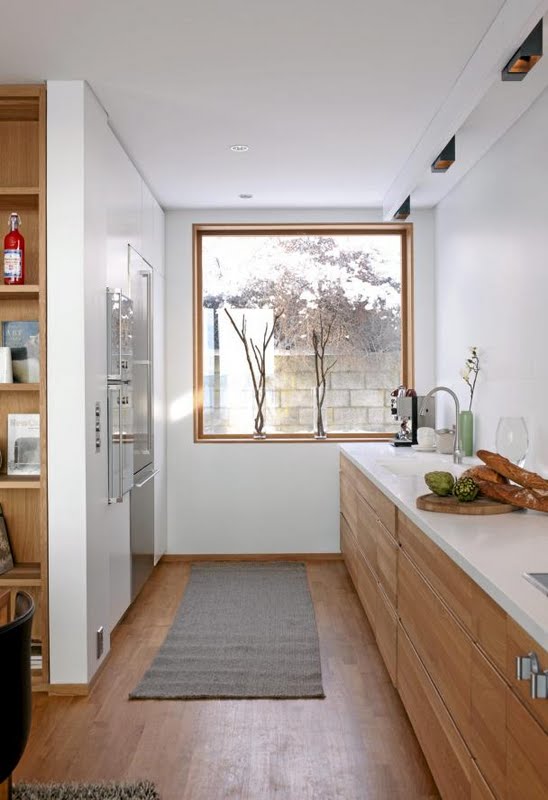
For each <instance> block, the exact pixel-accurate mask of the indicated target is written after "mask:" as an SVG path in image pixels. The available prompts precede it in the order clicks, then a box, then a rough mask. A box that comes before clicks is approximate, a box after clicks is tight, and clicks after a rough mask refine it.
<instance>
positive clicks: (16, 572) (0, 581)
mask: <svg viewBox="0 0 548 800" xmlns="http://www.w3.org/2000/svg"><path fill="white" fill-rule="evenodd" d="M41 583H42V575H41V572H40V564H16V565H15V566H14V568H13V569H10V571H9V572H4V574H3V575H0V586H21V587H23V586H40V585H41Z"/></svg>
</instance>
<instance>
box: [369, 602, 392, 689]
mask: <svg viewBox="0 0 548 800" xmlns="http://www.w3.org/2000/svg"><path fill="white" fill-rule="evenodd" d="M375 636H376V638H377V647H378V648H379V651H380V654H381V656H382V658H383V661H384V663H385V666H386V669H387V670H388V674H389V675H390V679H391V681H392V683H393V684H394V686H395V685H396V677H397V676H396V662H397V647H398V617H397V615H396V612H395V610H394V608H393V606H392V605H391V604H390V603H389V601H388V598H387V597H386V595H385V593H384V592H383V590H382V588H380V587H379V589H378V591H377V609H376V613H375Z"/></svg>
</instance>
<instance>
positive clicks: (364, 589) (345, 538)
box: [341, 516, 377, 631]
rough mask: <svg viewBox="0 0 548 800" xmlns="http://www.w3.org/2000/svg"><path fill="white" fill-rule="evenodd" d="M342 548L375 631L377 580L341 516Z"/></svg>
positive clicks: (355, 586) (351, 575)
mask: <svg viewBox="0 0 548 800" xmlns="http://www.w3.org/2000/svg"><path fill="white" fill-rule="evenodd" d="M341 549H342V552H343V555H344V560H345V562H346V566H347V569H348V572H349V573H350V577H351V578H352V583H353V584H354V588H355V590H356V592H357V594H358V597H359V598H360V602H361V604H362V606H363V610H364V611H365V614H366V616H367V618H368V620H369V624H370V625H371V627H372V629H373V631H374V630H375V614H376V608H377V581H376V579H375V576H374V575H373V573H372V572H371V570H370V569H369V567H368V566H367V564H366V563H365V559H364V558H363V556H362V554H361V552H360V549H359V548H358V546H357V544H356V541H355V539H354V537H353V536H352V533H351V531H350V528H349V527H348V525H347V523H346V520H345V519H344V517H342V516H341Z"/></svg>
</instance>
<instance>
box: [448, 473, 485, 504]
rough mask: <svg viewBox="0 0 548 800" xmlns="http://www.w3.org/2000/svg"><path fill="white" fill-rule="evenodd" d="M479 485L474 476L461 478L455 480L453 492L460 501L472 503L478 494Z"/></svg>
mask: <svg viewBox="0 0 548 800" xmlns="http://www.w3.org/2000/svg"><path fill="white" fill-rule="evenodd" d="M478 492H479V487H478V485H477V483H476V482H475V480H474V479H473V478H459V479H458V480H457V481H455V485H454V487H453V494H454V495H455V497H456V498H457V500H458V501H459V502H460V503H470V502H471V501H472V500H475V499H476V497H477V496H478Z"/></svg>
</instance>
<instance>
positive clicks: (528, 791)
mask: <svg viewBox="0 0 548 800" xmlns="http://www.w3.org/2000/svg"><path fill="white" fill-rule="evenodd" d="M506 691H507V720H508V763H507V772H508V793H507V798H508V800H525V798H527V800H546V798H547V797H548V735H547V734H546V733H545V731H543V729H542V728H541V727H540V725H539V724H538V723H537V722H536V721H535V720H534V719H533V717H532V716H531V714H529V712H528V711H527V709H526V708H525V707H524V706H523V705H522V704H521V703H520V701H519V700H518V699H517V698H516V697H514V695H513V694H512V692H511V691H510V689H507V690H506ZM544 702H547V701H546V700H545V701H544Z"/></svg>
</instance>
